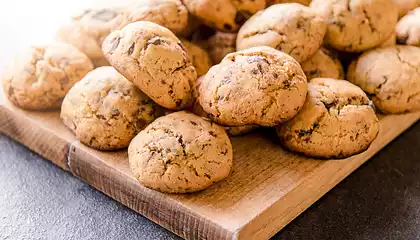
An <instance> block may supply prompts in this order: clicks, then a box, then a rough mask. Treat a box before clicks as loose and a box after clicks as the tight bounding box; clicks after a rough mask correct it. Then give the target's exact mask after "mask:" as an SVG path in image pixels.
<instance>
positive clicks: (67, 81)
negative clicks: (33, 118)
mask: <svg viewBox="0 0 420 240" xmlns="http://www.w3.org/2000/svg"><path fill="white" fill-rule="evenodd" d="M92 69H93V65H92V62H91V61H90V60H89V58H88V57H87V56H86V55H85V54H83V53H81V52H80V51H79V50H77V49H76V48H74V47H73V46H71V45H68V44H65V43H58V42H56V43H51V44H49V45H46V46H33V47H30V48H29V49H27V50H26V51H24V52H22V53H21V54H20V55H18V56H17V57H16V58H15V59H14V60H13V61H12V63H11V64H10V66H9V67H8V68H6V69H5V72H4V75H3V76H2V80H3V89H4V92H5V94H6V96H7V98H8V99H9V100H10V101H11V102H12V103H13V104H14V105H16V106H18V107H20V108H24V109H29V110H51V109H58V108H60V106H61V102H62V100H63V98H64V96H65V95H66V94H67V92H68V91H69V90H70V88H71V87H72V86H73V85H74V84H75V83H76V82H78V81H79V80H80V79H82V78H83V76H84V75H86V74H87V73H88V72H89V71H91V70H92Z"/></svg>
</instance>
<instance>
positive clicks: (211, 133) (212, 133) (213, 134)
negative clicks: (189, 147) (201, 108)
mask: <svg viewBox="0 0 420 240" xmlns="http://www.w3.org/2000/svg"><path fill="white" fill-rule="evenodd" d="M209 134H210V135H211V136H213V137H217V134H216V133H215V132H213V131H209Z"/></svg>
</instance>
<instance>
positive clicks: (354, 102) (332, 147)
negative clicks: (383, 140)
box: [277, 78, 379, 158]
mask: <svg viewBox="0 0 420 240" xmlns="http://www.w3.org/2000/svg"><path fill="white" fill-rule="evenodd" d="M378 131H379V122H378V118H377V117H376V115H375V111H374V110H373V108H372V107H371V105H370V104H369V98H368V97H367V96H366V94H365V93H364V92H363V91H362V90H361V89H360V88H359V87H357V86H355V85H353V84H351V83H349V82H347V81H345V80H337V79H329V78H314V79H312V80H311V81H310V82H309V84H308V97H307V99H306V102H305V105H304V106H303V108H302V110H300V111H299V113H298V114H297V116H296V117H295V118H293V119H292V120H290V121H288V122H286V123H285V124H282V125H280V126H279V127H278V128H277V133H278V135H279V137H280V140H281V142H282V144H283V145H284V146H285V147H286V148H288V149H290V150H292V151H295V152H299V153H303V154H305V155H307V156H311V157H317V158H345V157H349V156H351V155H354V154H357V153H360V152H363V151H365V150H366V149H367V148H368V147H369V146H370V144H371V143H372V142H373V140H375V138H376V136H377V134H378Z"/></svg>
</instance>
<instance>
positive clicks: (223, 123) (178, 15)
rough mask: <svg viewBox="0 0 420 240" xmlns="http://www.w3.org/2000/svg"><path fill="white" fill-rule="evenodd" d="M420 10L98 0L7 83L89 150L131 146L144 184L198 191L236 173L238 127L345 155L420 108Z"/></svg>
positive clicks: (319, 153)
mask: <svg viewBox="0 0 420 240" xmlns="http://www.w3.org/2000/svg"><path fill="white" fill-rule="evenodd" d="M416 7H420V1H418V0H358V1H349V0H334V1H333V0H312V1H309V0H306V1H305V0H300V1H289V0H287V1H284V0H270V1H267V2H266V0H243V1H234V0H183V1H182V2H181V0H140V1H139V0H121V1H99V2H98V4H97V5H94V6H92V7H91V8H88V9H85V11H83V12H81V13H80V14H77V15H76V16H74V17H73V18H72V20H71V21H70V23H68V24H67V25H65V26H63V27H62V28H61V29H60V30H59V31H58V32H57V41H56V42H54V43H51V44H49V45H47V46H42V47H32V48H30V49H28V51H26V52H25V53H23V54H22V55H21V56H19V57H17V58H16V59H15V61H14V62H13V64H11V66H10V68H8V69H7V70H6V71H5V74H4V76H3V77H2V78H3V87H4V91H5V93H6V95H7V97H8V99H9V100H10V101H11V102H12V103H13V104H15V105H16V106H18V107H21V108H24V109H28V110H54V109H60V108H61V118H62V120H63V122H64V124H65V125H66V126H67V127H68V128H69V129H70V130H71V131H72V132H73V133H74V134H75V135H76V137H77V138H78V139H79V140H80V141H81V142H82V143H84V144H85V145H87V146H90V147H92V148H95V149H98V150H104V151H105V150H106V151H111V150H118V149H124V148H127V147H128V155H129V163H130V167H131V169H132V171H133V173H134V175H135V177H136V178H137V179H138V180H139V181H140V182H141V183H142V184H143V185H145V186H147V187H150V188H152V189H156V190H159V191H162V192H168V193H188V192H195V191H200V190H203V189H205V188H207V187H208V186H210V185H211V184H213V183H215V182H217V181H220V180H223V179H225V178H226V177H227V176H228V175H229V173H230V170H231V167H232V161H233V149H232V144H231V142H230V139H229V136H236V135H241V134H246V133H248V132H250V131H252V130H255V129H258V128H261V127H265V128H273V131H276V132H277V134H278V136H279V138H280V140H281V143H282V145H283V146H284V147H285V148H287V149H289V150H291V151H294V152H297V153H300V154H304V155H307V156H310V157H316V158H324V159H330V158H346V157H349V156H352V155H354V154H357V153H360V152H362V151H365V150H366V149H367V148H368V147H369V146H370V144H371V143H372V142H373V141H374V140H375V138H376V136H377V134H378V131H379V122H378V118H377V116H376V113H375V109H376V110H377V111H379V112H381V113H384V114H400V113H406V112H412V111H418V110H420V57H419V56H420V48H419V47H420V8H417V9H415V8H416ZM413 9H414V10H413ZM410 10H412V11H410ZM407 12H408V14H407V15H406V13H407ZM399 18H401V19H400V20H398V19H399ZM397 43H398V44H399V45H397ZM279 147H280V146H279Z"/></svg>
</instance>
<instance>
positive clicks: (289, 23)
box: [236, 3, 327, 62]
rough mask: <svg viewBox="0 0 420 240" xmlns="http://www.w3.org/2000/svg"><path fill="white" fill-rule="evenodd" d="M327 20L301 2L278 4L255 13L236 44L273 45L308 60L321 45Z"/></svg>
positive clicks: (239, 47)
mask: <svg viewBox="0 0 420 240" xmlns="http://www.w3.org/2000/svg"><path fill="white" fill-rule="evenodd" d="M326 28H327V23H326V21H325V18H324V17H323V15H321V14H318V13H317V12H316V11H313V10H312V9H311V8H309V7H305V6H303V5H301V4H298V3H285V4H276V5H273V6H271V7H269V8H267V9H265V10H263V11H260V12H258V13H257V14H255V15H254V16H252V17H251V18H250V19H249V20H248V21H247V22H246V23H245V24H244V25H243V26H242V27H241V29H240V30H239V32H238V37H237V39H236V48H237V49H238V50H243V49H246V48H249V47H255V46H269V47H272V48H275V49H277V50H280V51H282V52H285V53H287V54H289V55H290V56H292V57H293V58H294V59H296V60H297V61H298V62H304V61H306V60H307V59H309V58H310V57H312V56H313V55H314V54H315V53H316V51H318V49H319V48H320V46H321V44H322V41H323V37H324V34H325V32H326Z"/></svg>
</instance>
